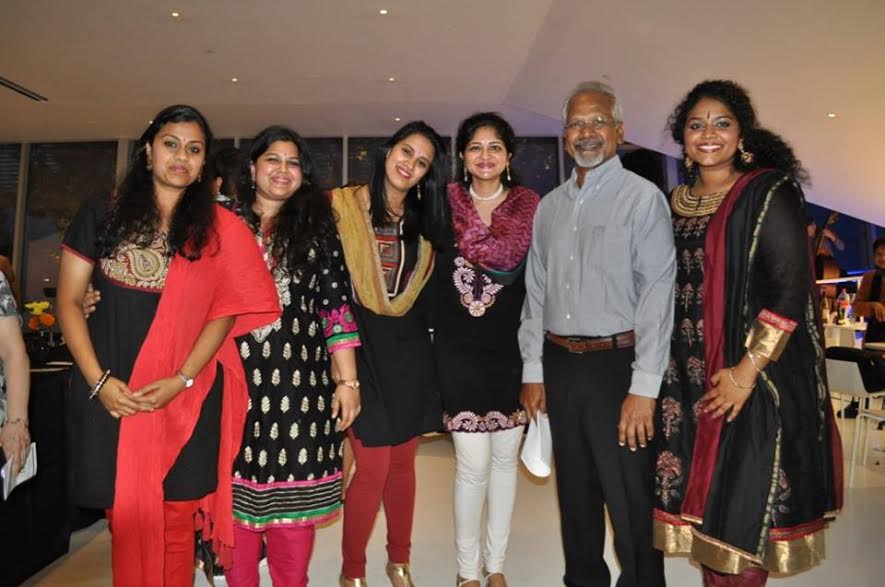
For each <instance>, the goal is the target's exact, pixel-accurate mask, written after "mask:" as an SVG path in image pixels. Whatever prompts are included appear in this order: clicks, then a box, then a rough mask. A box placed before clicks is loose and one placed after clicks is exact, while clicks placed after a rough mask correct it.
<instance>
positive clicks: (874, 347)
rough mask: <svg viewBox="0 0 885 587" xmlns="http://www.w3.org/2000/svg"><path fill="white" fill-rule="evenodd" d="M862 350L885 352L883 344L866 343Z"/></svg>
mask: <svg viewBox="0 0 885 587" xmlns="http://www.w3.org/2000/svg"><path fill="white" fill-rule="evenodd" d="M863 348H865V349H867V350H869V351H882V352H885V342H868V343H866V344H865V345H863Z"/></svg>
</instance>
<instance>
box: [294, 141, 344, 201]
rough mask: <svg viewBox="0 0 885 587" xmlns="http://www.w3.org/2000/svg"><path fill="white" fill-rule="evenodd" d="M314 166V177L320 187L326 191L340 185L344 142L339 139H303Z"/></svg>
mask: <svg viewBox="0 0 885 587" xmlns="http://www.w3.org/2000/svg"><path fill="white" fill-rule="evenodd" d="M304 140H305V141H306V142H307V148H308V149H310V155H311V158H312V159H313V164H314V176H316V179H317V182H319V184H320V187H321V188H323V189H325V190H328V189H332V188H335V187H338V186H340V185H341V171H342V170H341V166H342V164H343V160H342V153H341V150H342V149H343V143H344V141H343V140H342V139H340V138H312V139H307V138H306V139H304Z"/></svg>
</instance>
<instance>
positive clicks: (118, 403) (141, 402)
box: [98, 375, 184, 418]
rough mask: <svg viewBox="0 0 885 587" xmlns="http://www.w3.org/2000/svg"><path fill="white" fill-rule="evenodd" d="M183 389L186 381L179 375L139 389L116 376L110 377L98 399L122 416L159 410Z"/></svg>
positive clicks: (118, 415) (113, 413) (100, 391)
mask: <svg viewBox="0 0 885 587" xmlns="http://www.w3.org/2000/svg"><path fill="white" fill-rule="evenodd" d="M183 389H184V381H182V380H181V377H178V376H177V375H175V376H173V377H166V378H165V379H158V380H157V381H154V382H153V383H149V384H148V385H145V386H144V387H142V388H141V389H139V390H137V391H132V390H131V389H129V386H128V385H127V384H126V383H124V382H123V381H120V380H119V379H117V378H116V377H108V380H107V381H105V383H104V385H102V386H101V389H100V390H99V392H98V399H99V400H100V401H101V404H102V405H103V406H104V407H105V409H106V410H107V411H108V413H110V415H111V416H113V417H114V418H120V417H122V416H132V415H135V414H137V413H138V412H153V411H155V410H159V409H160V408H163V407H165V406H166V404H168V403H169V402H170V401H172V398H174V397H175V396H176V395H178V394H179V393H181V391H182V390H183Z"/></svg>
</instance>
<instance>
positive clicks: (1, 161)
mask: <svg viewBox="0 0 885 587" xmlns="http://www.w3.org/2000/svg"><path fill="white" fill-rule="evenodd" d="M20 156H21V146H20V145H13V144H6V145H0V255H3V256H4V257H6V258H8V259H10V260H12V249H13V246H14V243H13V242H12V239H13V233H14V232H15V210H16V200H17V199H18V197H17V196H18V166H19V157H20Z"/></svg>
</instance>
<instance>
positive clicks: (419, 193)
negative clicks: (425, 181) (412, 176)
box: [418, 183, 421, 202]
mask: <svg viewBox="0 0 885 587" xmlns="http://www.w3.org/2000/svg"><path fill="white" fill-rule="evenodd" d="M418 201H419V202H420V201H421V184H420V183H419V184H418Z"/></svg>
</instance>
